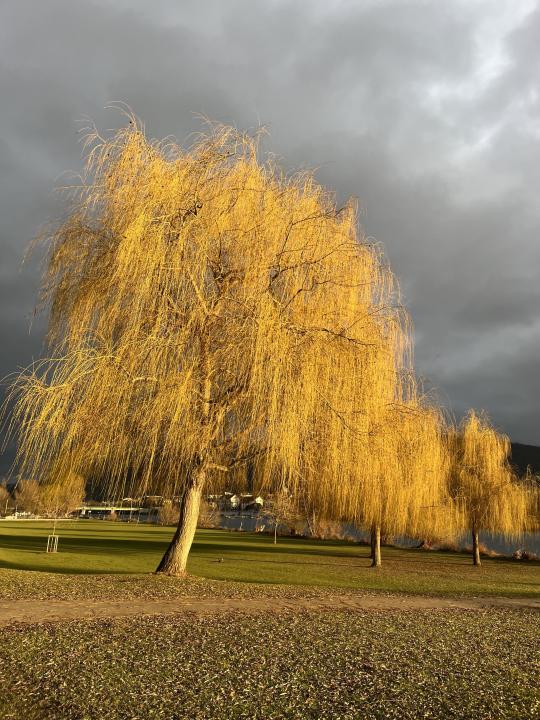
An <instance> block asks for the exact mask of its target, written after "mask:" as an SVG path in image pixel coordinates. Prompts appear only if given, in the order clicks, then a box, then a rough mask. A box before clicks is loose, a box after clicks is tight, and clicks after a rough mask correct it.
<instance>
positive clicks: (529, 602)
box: [0, 594, 540, 627]
mask: <svg viewBox="0 0 540 720" xmlns="http://www.w3.org/2000/svg"><path fill="white" fill-rule="evenodd" d="M445 608H446V609H454V610H456V609H458V610H459V609H461V610H479V609H486V608H498V609H516V610H519V609H526V610H540V599H538V600H536V599H531V598H502V597H469V598H441V597H428V596H421V595H420V596H418V595H362V594H335V595H325V596H322V597H320V598H317V597H308V598H302V597H299V598H286V597H285V598H278V597H275V596H274V597H271V596H268V597H264V596H262V597H252V598H226V597H216V598H209V597H203V598H201V597H196V596H191V597H190V596H186V597H178V598H174V599H157V600H152V599H144V598H143V599H140V600H138V599H130V600H129V601H127V602H126V601H125V600H121V601H114V600H57V601H50V600H17V601H9V602H6V601H0V627H5V626H8V625H11V624H13V623H24V624H36V623H43V622H61V621H66V620H83V619H99V618H115V617H132V616H134V615H146V616H153V615H178V614H185V613H196V614H216V613H225V612H230V611H236V612H243V613H249V614H253V613H259V612H265V611H270V612H277V613H279V612H294V611H306V610H307V611H332V610H336V611H339V610H349V611H363V610H441V609H445Z"/></svg>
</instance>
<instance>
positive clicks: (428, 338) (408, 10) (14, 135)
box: [0, 0, 540, 443]
mask: <svg viewBox="0 0 540 720" xmlns="http://www.w3.org/2000/svg"><path fill="white" fill-rule="evenodd" d="M539 40H540V9H539V8H538V7H536V4H535V3H534V2H532V0H531V2H528V1H526V0H523V2H520V3H518V4H516V3H515V2H511V1H510V0H508V1H505V0H485V1H482V0H462V1H461V2H460V1H458V0H455V1H454V2H450V1H449V2H445V3H440V2H437V1H436V0H432V1H431V2H430V1H425V0H416V1H412V0H395V1H394V2H387V1H385V0H373V1H368V0H365V1H359V2H357V1H355V2H352V0H351V1H350V2H337V1H334V2H328V1H327V0H320V1H319V2H316V1H315V0H314V1H313V2H310V3H306V2H301V0H297V1H296V2H294V1H288V0H282V1H277V0H276V1H272V0H266V1H265V2H260V3H254V2H251V1H250V0H242V1H240V0H238V1H235V0H229V1H228V2H226V3H225V2H221V1H219V2H218V0H214V1H206V2H205V1H204V0H200V1H199V2H194V1H193V2H192V1H191V0H189V1H187V2H182V3H177V2H173V0H171V1H170V2H166V1H162V2H159V1H158V2H153V3H148V2H146V1H145V2H142V1H140V2H135V1H128V0H123V1H122V0H116V1H115V2H106V1H105V0H102V2H98V1H97V0H94V2H90V1H86V2H77V3H74V2H71V1H70V0H47V2H39V1H38V0H33V1H32V2H30V1H28V0H26V1H25V0H18V1H17V2H15V1H12V2H5V3H3V4H2V8H1V10H0V93H1V97H2V113H1V114H0V242H1V251H2V262H1V266H0V281H1V287H2V289H1V294H0V300H1V306H0V327H1V332H2V338H3V342H2V351H1V362H0V374H2V375H4V374H6V373H8V372H11V371H12V370H13V369H15V368H16V367H17V366H20V365H24V364H27V363H29V362H30V361H31V360H32V358H33V357H35V356H37V355H39V353H40V348H41V342H42V323H38V324H37V325H35V326H34V329H33V331H32V333H31V334H28V326H29V318H30V316H31V314H32V309H33V305H34V301H35V296H36V292H37V278H38V272H37V263H36V261H35V260H34V261H33V262H31V263H30V264H29V265H27V266H25V267H24V268H23V269H22V270H21V268H20V260H21V258H22V254H23V252H24V249H25V247H26V245H27V242H28V240H29V239H30V238H32V237H33V236H34V235H35V234H36V232H37V231H38V230H39V229H40V227H42V225H43V224H44V223H45V222H47V221H48V220H50V219H51V218H54V217H55V216H57V215H58V213H59V212H60V211H61V207H62V205H61V202H60V200H59V198H58V197H57V196H56V195H55V194H54V193H53V192H52V190H53V187H54V185H55V184H58V182H59V180H58V179H59V178H60V176H61V173H62V172H63V171H66V170H74V171H77V170H80V168H81V149H80V145H79V144H78V139H79V136H78V134H77V130H78V127H79V125H77V121H78V120H79V119H81V118H82V117H83V116H84V115H89V116H91V117H92V118H93V119H94V120H95V121H96V123H97V124H98V126H99V127H100V128H108V127H111V126H113V125H118V124H119V123H120V122H122V120H121V118H120V117H119V115H118V114H114V113H111V112H110V111H105V110H104V106H105V105H106V104H107V103H108V102H110V101H113V100H122V101H125V102H127V103H129V104H130V105H131V107H133V109H134V110H135V112H136V113H137V114H139V115H140V116H141V117H142V118H143V119H144V121H145V123H146V127H147V131H148V133H149V134H150V135H151V136H155V137H162V136H165V135H169V134H174V135H176V136H177V137H178V138H180V139H181V140H183V139H185V138H186V137H187V135H188V134H189V133H190V132H192V131H194V130H198V129H200V123H199V121H198V120H197V118H196V117H195V116H194V113H202V114H206V115H208V116H209V117H211V118H213V119H217V120H220V121H224V122H232V123H234V124H236V125H237V126H239V127H241V128H249V127H254V126H256V125H258V124H259V122H261V123H263V124H265V125H267V126H268V128H269V131H270V137H269V139H268V140H266V141H265V145H266V148H267V149H269V150H271V151H272V152H275V153H276V154H277V155H278V157H282V158H284V162H286V164H287V167H288V168H291V169H294V168H300V167H306V166H308V167H317V168H318V170H317V176H318V178H319V179H320V180H321V181H322V182H324V183H325V184H327V185H329V186H331V187H333V188H335V189H336V191H337V195H338V198H339V199H340V200H343V199H344V198H345V197H347V196H349V195H354V196H356V197H357V198H358V201H359V205H360V208H361V221H362V224H363V226H364V228H365V231H366V233H367V234H369V235H370V236H374V237H375V238H376V239H377V240H380V241H381V242H383V243H384V245H385V247H386V249H387V253H388V256H389V258H390V261H391V263H392V266H393V268H394V269H395V271H396V272H397V274H398V276H399V277H400V279H401V282H402V287H403V290H404V296H405V300H406V303H407V305H408V307H409V308H410V310H411V312H412V315H413V319H414V323H415V327H416V357H417V367H418V370H419V372H420V373H421V374H422V375H423V376H426V377H427V378H429V384H430V385H432V386H435V387H437V388H439V392H440V395H441V397H442V398H443V399H446V400H447V402H448V403H449V404H450V405H451V406H452V407H453V409H454V411H455V413H456V414H457V415H459V414H460V413H461V412H463V411H464V410H465V409H466V408H467V407H468V406H471V405H474V406H479V407H484V408H486V409H487V411H488V412H489V414H490V415H491V416H492V418H493V419H494V420H495V422H496V423H497V424H498V425H499V427H501V428H502V429H504V430H505V431H507V432H508V433H510V434H511V436H512V437H513V439H515V440H520V441H522V442H529V443H540V430H539V420H540V407H539V405H538V399H537V398H538V391H539V390H540V388H539V387H538V372H537V357H538V354H539V350H540V317H539V315H538V310H539V308H540V305H539V300H540V298H539V295H540V290H539V287H540V283H539V274H540V273H539V268H540V243H539V231H540V209H539V207H538V202H537V198H536V196H537V188H538V186H539V182H538V181H539V179H540V178H539V175H540V169H539V168H540V163H539V158H538V155H539V149H540V134H539V131H538V128H539V127H540V125H539V123H538V120H539V113H540V95H539V91H538V88H539V85H538V80H539V79H540V77H539V76H540V53H539V51H538V47H539Z"/></svg>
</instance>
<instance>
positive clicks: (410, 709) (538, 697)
mask: <svg viewBox="0 0 540 720" xmlns="http://www.w3.org/2000/svg"><path fill="white" fill-rule="evenodd" d="M0 668H1V671H0V717H2V719H3V720H22V719H23V718H24V720H52V719H54V720H82V719H83V718H84V720H148V719H149V718H153V719H155V720H172V719H177V720H180V719H188V718H189V720H231V719H232V718H236V719H237V720H284V719H285V718H287V719H288V720H310V719H311V720H390V719H391V718H394V719H395V720H419V719H420V718H429V719H430V720H537V719H538V717H540V715H539V713H540V686H539V684H538V680H537V678H538V672H539V670H540V666H539V662H538V615H537V613H536V612H535V611H514V610H507V611H499V610H490V611H489V612H488V611H459V610H443V611H439V610H435V611H433V610H431V611H415V612H410V611H389V612H388V611H387V612H377V611H370V612H354V613H350V612H346V611H339V612H323V613H318V612H315V613H303V612H294V613H291V612H289V613H279V614H278V613H261V614H258V615H242V614H238V613H230V614H227V615H219V616H210V617H196V616H195V617H194V616H192V615H188V614H184V615H180V616H177V617H170V616H169V617H166V616H165V617H163V616H162V617H152V618H148V617H139V618H129V619H125V618H124V619H116V620H112V621H103V620H102V621H93V620H90V621H84V622H69V623H60V624H49V625H47V624H45V625H34V626H30V627H25V628H18V627H12V628H6V629H3V631H2V642H1V643H0Z"/></svg>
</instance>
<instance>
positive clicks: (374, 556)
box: [371, 525, 381, 567]
mask: <svg viewBox="0 0 540 720" xmlns="http://www.w3.org/2000/svg"><path fill="white" fill-rule="evenodd" d="M380 565H381V526H380V525H373V527H372V528H371V567H380Z"/></svg>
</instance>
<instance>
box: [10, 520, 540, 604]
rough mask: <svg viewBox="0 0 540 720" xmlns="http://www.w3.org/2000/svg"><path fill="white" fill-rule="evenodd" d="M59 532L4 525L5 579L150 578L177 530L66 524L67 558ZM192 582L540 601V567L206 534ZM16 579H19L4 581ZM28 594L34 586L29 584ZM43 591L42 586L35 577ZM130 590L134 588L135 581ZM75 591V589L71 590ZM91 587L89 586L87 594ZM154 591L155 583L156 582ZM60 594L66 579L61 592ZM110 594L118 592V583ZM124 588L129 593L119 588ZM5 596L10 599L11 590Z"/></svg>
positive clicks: (37, 525)
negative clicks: (373, 554) (53, 538)
mask: <svg viewBox="0 0 540 720" xmlns="http://www.w3.org/2000/svg"><path fill="white" fill-rule="evenodd" d="M51 527H52V524H51V522H30V521H11V522H10V521H2V522H0V570H2V569H3V570H11V571H21V570H31V571H44V572H52V573H66V574H69V575H89V574H109V575H133V574H140V573H151V572H152V571H153V570H154V569H155V567H156V565H157V563H158V561H159V558H160V557H161V555H162V553H163V552H164V550H165V548H166V546H167V543H168V541H169V539H170V537H171V536H172V533H173V528H171V527H156V526H151V525H142V524H141V525H137V524H126V523H114V522H107V521H85V520H80V521H76V522H61V523H58V526H57V532H58V534H59V536H60V542H59V552H58V553H57V554H49V555H47V554H46V553H45V547H46V537H47V535H48V534H49V533H50V532H51ZM188 570H189V572H190V574H192V575H195V576H199V577H202V578H210V579H215V580H231V581H238V582H245V583H264V584H287V585H304V586H305V585H308V586H315V587H334V588H348V589H353V590H376V591H390V592H405V593H415V594H417V593H428V594H434V595H452V594H458V595H459V594H469V595H505V596H523V597H534V596H538V595H539V594H540V563H538V562H516V561H514V560H510V559H504V558H493V559H490V558H486V559H484V560H483V565H482V567H481V568H475V567H473V566H472V564H471V557H470V555H466V554H460V553H442V552H426V551H421V550H402V549H397V548H391V547H387V548H384V549H383V567H381V568H378V569H372V568H371V567H370V560H369V557H368V548H367V547H366V546H363V545H357V544H355V543H348V542H343V541H315V540H303V539H292V538H279V539H278V544H277V545H274V544H273V542H272V538H271V537H269V536H267V535H256V534H248V533H238V532H230V531H225V530H198V531H197V535H196V538H195V542H194V545H193V549H192V552H191V557H190V561H189V566H188ZM1 574H2V576H4V577H5V578H8V577H9V576H12V579H13V578H15V576H18V577H20V573H7V574H6V573H5V572H3V573H1ZM25 577H26V578H27V580H26V581H25V582H26V585H27V586H28V592H32V590H31V589H30V587H31V586H32V585H33V583H32V582H31V577H30V576H29V575H28V574H25ZM35 580H36V584H37V585H38V586H39V581H38V577H37V576H36V577H35ZM126 580H127V578H126ZM69 582H71V585H73V586H75V585H76V584H77V583H75V581H74V580H71V581H69ZM89 582H93V581H91V579H90V578H88V581H87V582H85V581H84V580H81V581H80V582H79V583H78V584H80V585H81V586H85V585H87V584H88V583H89ZM148 583H150V584H151V583H152V580H151V579H150V578H148ZM54 584H55V585H56V586H58V587H61V586H62V584H64V580H63V579H62V578H58V579H57V581H56V582H55V583H54ZM104 584H105V585H109V586H111V587H112V586H114V585H115V581H114V580H113V578H110V579H109V581H108V583H107V582H105V583H104ZM116 585H117V586H119V585H120V578H119V581H118V583H116ZM2 586H3V588H4V589H2V587H0V595H1V594H2V593H3V594H4V596H5V593H6V592H9V586H10V583H9V582H5V583H2Z"/></svg>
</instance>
